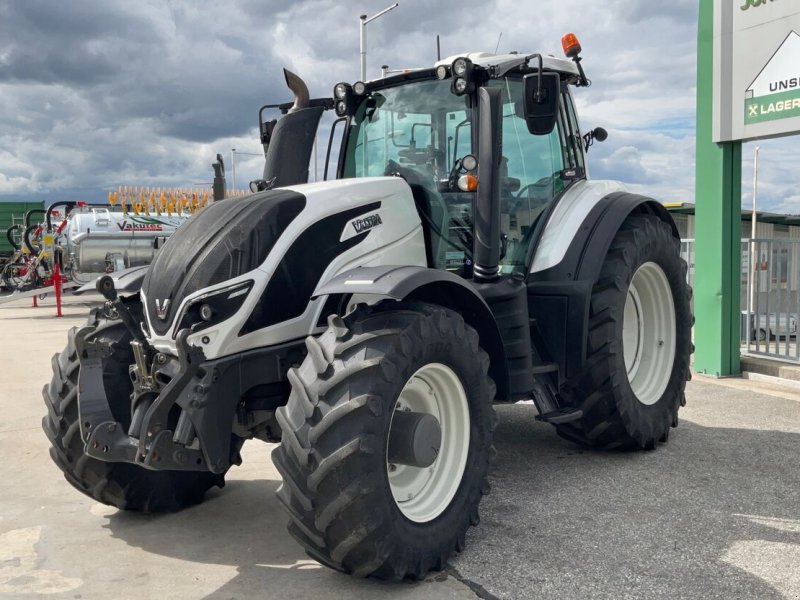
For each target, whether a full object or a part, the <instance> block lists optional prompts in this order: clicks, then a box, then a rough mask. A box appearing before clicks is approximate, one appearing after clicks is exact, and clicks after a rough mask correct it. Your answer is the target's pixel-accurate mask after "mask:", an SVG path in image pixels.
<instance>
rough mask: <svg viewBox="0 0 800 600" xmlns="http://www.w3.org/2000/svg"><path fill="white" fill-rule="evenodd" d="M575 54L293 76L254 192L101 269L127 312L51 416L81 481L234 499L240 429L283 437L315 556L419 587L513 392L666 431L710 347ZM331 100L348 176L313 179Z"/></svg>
mask: <svg viewBox="0 0 800 600" xmlns="http://www.w3.org/2000/svg"><path fill="white" fill-rule="evenodd" d="M563 43H564V49H565V53H566V58H565V59H561V58H556V57H553V56H544V55H541V54H518V53H511V54H504V55H493V54H486V53H471V54H462V55H457V56H453V57H450V58H447V59H444V60H439V61H438V62H436V63H435V64H434V65H433V66H432V67H430V68H423V69H416V70H407V71H404V72H402V73H398V74H393V75H390V76H386V77H383V78H381V79H377V80H374V81H366V82H364V81H358V82H355V83H353V84H352V85H351V84H349V83H339V84H336V85H335V87H334V90H333V97H332V98H321V99H310V98H309V94H308V89H307V87H306V86H305V84H304V83H303V82H302V80H301V79H300V78H299V77H297V76H296V75H293V74H291V73H289V72H286V80H287V84H288V86H289V88H290V89H291V90H292V91H293V92H294V95H295V99H294V101H293V102H290V103H286V104H284V105H281V106H280V108H281V109H282V112H283V113H284V114H283V115H282V116H281V117H280V119H277V120H272V121H265V120H263V119H262V118H261V117H259V121H260V122H259V125H260V135H261V141H262V143H263V144H264V147H265V153H266V158H265V167H264V174H263V178H262V179H259V180H257V181H254V182H252V183H251V190H252V191H253V194H252V195H250V196H247V197H244V198H237V199H228V200H222V201H217V202H214V203H213V204H211V205H209V206H208V207H206V208H205V209H204V210H202V211H200V212H199V213H198V214H196V215H194V216H193V217H192V218H191V219H190V220H189V221H188V222H187V223H186V224H185V225H183V226H182V227H181V228H180V229H178V230H177V231H176V232H175V234H174V235H172V236H171V237H170V238H169V240H168V241H167V242H166V244H165V245H164V247H163V248H162V249H161V250H160V251H159V253H158V254H157V255H156V257H155V260H154V261H153V263H152V264H151V265H150V266H149V267H146V268H142V269H140V270H139V271H137V272H134V273H121V274H120V275H119V276H116V275H115V276H111V275H107V276H104V277H102V278H101V279H100V280H98V282H97V289H98V290H99V291H100V292H101V293H102V294H103V296H104V298H105V303H104V304H103V306H102V307H98V308H97V309H94V311H93V312H92V314H91V316H90V318H89V322H88V323H87V325H85V326H84V327H81V328H75V329H73V330H72V331H71V332H70V333H69V337H68V342H67V346H66V349H65V350H64V351H63V352H61V353H60V354H57V355H56V356H54V358H53V361H52V365H53V372H54V373H53V378H52V381H51V383H50V384H49V385H47V386H45V388H44V399H45V402H46V405H47V410H48V413H47V415H46V416H45V417H44V420H43V427H44V430H45V432H46V434H47V436H48V437H49V439H50V442H51V444H52V448H51V456H52V458H53V459H54V461H55V462H56V464H57V465H58V466H59V467H60V468H61V470H62V471H63V472H64V475H65V476H66V478H67V480H68V481H69V482H70V483H71V484H72V485H73V486H74V487H76V488H77V489H78V490H79V491H81V492H83V493H84V494H86V495H88V496H90V497H92V498H94V499H95V500H97V501H99V502H102V503H105V504H109V505H112V506H116V507H118V508H120V509H127V510H134V511H144V512H157V511H174V510H178V509H180V508H183V507H185V506H188V505H191V504H195V503H198V502H200V501H201V500H202V499H203V496H204V494H205V492H206V491H207V490H208V489H209V488H211V487H212V486H220V487H221V486H222V485H223V484H224V478H225V474H226V472H227V471H228V470H229V468H230V467H231V466H232V465H236V464H239V463H240V462H241V455H240V449H241V447H242V444H243V443H244V442H245V440H248V439H253V438H258V439H260V440H264V441H267V442H273V443H277V442H279V445H277V446H276V447H275V449H274V451H273V453H272V458H273V461H274V464H275V466H276V468H277V470H278V471H279V472H280V475H281V476H282V478H283V482H282V485H281V487H280V488H279V490H278V492H277V496H278V499H279V501H280V503H281V504H282V505H283V506H284V507H285V509H286V513H287V515H288V519H289V526H288V529H289V533H290V534H291V535H292V536H293V537H294V538H295V539H296V540H297V541H298V542H299V543H300V544H301V545H302V547H303V548H304V549H305V551H306V552H307V553H308V554H309V555H310V556H311V557H313V558H314V559H316V560H317V561H319V562H320V563H322V564H324V565H327V566H329V567H331V568H333V569H337V570H339V571H342V572H345V573H349V574H352V575H355V576H360V577H366V576H373V577H377V578H382V579H392V580H399V579H403V578H412V579H417V578H420V577H424V576H425V574H426V573H427V572H428V571H430V570H432V569H441V568H443V567H444V565H445V564H446V562H447V560H448V558H449V557H450V556H452V554H453V553H454V552H460V551H461V550H462V549H463V548H464V545H465V537H466V532H467V530H468V529H469V527H470V526H474V525H477V524H478V522H479V514H478V508H479V504H480V502H481V498H482V497H483V496H484V495H485V494H487V493H488V492H489V488H490V486H489V483H488V479H487V474H488V472H489V468H490V464H491V462H492V460H493V458H494V456H495V450H494V448H493V441H492V436H493V430H494V429H495V424H496V422H497V417H496V415H495V412H494V409H493V406H494V405H495V404H497V403H500V404H502V403H514V402H518V401H524V400H532V401H533V403H534V404H535V407H536V409H537V413H536V414H537V416H536V418H537V419H539V420H540V421H544V422H547V423H550V424H552V425H553V426H555V428H556V431H557V432H558V434H559V435H560V436H562V437H564V438H566V439H567V440H570V441H571V442H574V443H577V444H581V445H585V446H591V447H595V448H604V449H614V450H616V451H624V450H637V449H641V450H651V449H654V448H655V447H656V446H657V445H658V444H659V443H663V442H666V441H667V438H668V436H669V433H670V430H671V428H673V427H676V426H677V424H678V410H679V408H680V407H681V406H682V405H683V404H684V403H685V396H684V388H685V385H686V380H687V379H688V378H689V376H690V370H689V359H690V354H691V350H692V345H691V339H690V329H691V321H692V315H691V312H690V294H691V290H690V288H689V287H688V285H687V283H686V264H685V263H684V262H683V261H682V259H681V258H680V252H679V251H680V242H679V234H678V230H677V228H676V226H675V224H674V222H673V221H672V219H671V217H670V215H669V214H668V213H667V212H666V210H665V209H664V208H663V206H662V205H661V204H660V203H658V202H656V201H654V200H652V199H650V198H647V197H643V196H640V195H636V194H633V193H630V192H628V191H626V189H625V187H624V186H623V185H622V184H620V183H617V182H613V181H592V180H590V179H589V175H588V167H587V160H586V154H587V150H588V149H589V146H590V145H591V144H592V143H593V142H595V141H602V140H603V139H604V138H605V137H606V132H605V130H603V129H602V128H596V129H593V130H591V131H588V132H585V133H584V132H582V131H581V129H580V127H579V122H578V116H577V113H576V109H575V104H574V102H573V97H572V92H571V90H572V88H574V87H577V88H579V87H585V86H587V85H588V84H589V81H588V79H587V78H586V75H585V74H584V69H583V66H582V63H581V56H580V52H581V49H580V44H579V42H578V40H577V38H576V37H575V36H573V35H571V34H570V35H568V36H565V38H564V40H563ZM326 111H334V112H335V114H336V117H337V118H336V120H335V122H334V126H333V127H332V129H331V133H330V136H329V142H328V146H329V147H328V157H329V162H331V163H333V162H334V161H330V156H331V146H334V145H336V146H338V149H339V150H338V159H337V160H336V161H335V162H336V164H335V165H334V164H331V165H330V167H331V170H333V169H335V177H331V178H330V180H327V177H326V180H325V181H320V182H316V183H307V181H308V179H309V160H310V156H311V152H312V145H313V143H314V140H315V139H316V138H317V135H318V129H319V128H320V127H319V124H320V120H321V116H322V115H323V113H325V112H326ZM262 113H263V111H262ZM339 125H341V129H338V126H339ZM337 131H338V132H339V135H340V141H337V142H334V140H336V139H337V138H336V135H335V133H336V132H337ZM328 166H329V165H327V164H326V167H325V170H326V173H327V170H328ZM531 414H532V415H533V414H534V411H533V410H531Z"/></svg>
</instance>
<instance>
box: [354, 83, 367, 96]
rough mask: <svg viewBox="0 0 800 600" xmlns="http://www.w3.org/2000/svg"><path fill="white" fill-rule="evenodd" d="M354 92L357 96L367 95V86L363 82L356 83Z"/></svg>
mask: <svg viewBox="0 0 800 600" xmlns="http://www.w3.org/2000/svg"><path fill="white" fill-rule="evenodd" d="M353 92H354V93H355V95H356V96H363V95H364V94H366V93H367V85H366V84H365V83H364V82H363V81H356V82H355V83H354V84H353Z"/></svg>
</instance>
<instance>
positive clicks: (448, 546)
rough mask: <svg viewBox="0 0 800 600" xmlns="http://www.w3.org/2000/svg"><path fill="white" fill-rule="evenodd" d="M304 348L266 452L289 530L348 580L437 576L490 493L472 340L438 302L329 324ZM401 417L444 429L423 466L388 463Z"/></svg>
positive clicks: (489, 416) (387, 307)
mask: <svg viewBox="0 0 800 600" xmlns="http://www.w3.org/2000/svg"><path fill="white" fill-rule="evenodd" d="M307 346H308V349H309V352H308V355H307V357H306V359H305V360H304V362H303V364H302V365H301V366H300V367H299V368H298V369H294V370H292V371H291V372H290V376H289V377H290V381H291V382H292V393H291V395H290V397H289V402H288V404H287V405H286V406H285V407H283V408H280V409H278V422H279V423H280V425H281V429H282V430H283V439H282V441H281V445H280V446H279V447H278V448H276V449H275V450H274V451H273V454H272V458H273V461H274V462H275V465H276V466H277V468H278V470H279V471H280V473H281V475H282V476H283V485H282V486H281V487H280V489H279V490H278V498H279V500H280V501H281V503H282V504H283V505H284V506H285V508H286V510H287V512H288V513H289V517H290V521H289V533H290V534H291V535H292V536H293V537H294V538H295V539H296V540H297V541H298V542H300V544H301V545H302V546H303V547H304V548H305V550H306V552H307V553H308V554H309V555H310V556H311V557H313V558H315V559H316V560H318V561H320V562H321V563H323V564H325V565H327V566H329V567H332V568H334V569H337V570H340V571H344V572H346V573H350V574H353V575H356V576H361V577H367V576H375V577H378V578H382V579H402V578H405V577H410V578H414V579H418V578H421V577H424V576H425V574H426V573H427V572H428V571H429V570H431V569H442V568H443V567H444V565H445V563H446V561H447V559H448V558H449V557H450V556H451V554H452V553H453V552H454V551H460V550H461V549H462V548H463V547H464V543H465V536H466V531H467V529H468V528H469V527H470V525H477V523H478V521H479V517H478V504H479V502H480V500H481V497H482V496H483V495H484V494H486V493H488V490H489V485H488V481H487V479H486V473H487V469H488V465H489V460H490V457H492V456H493V454H494V450H493V448H492V430H493V429H494V413H493V409H492V400H493V399H494V394H495V386H494V383H493V382H492V380H491V379H490V378H489V377H488V375H487V372H488V367H489V358H488V356H487V354H486V353H485V352H484V351H483V350H481V349H480V346H479V339H478V334H477V332H476V331H475V330H474V329H472V328H471V327H469V326H468V325H466V324H465V323H464V320H463V319H462V318H461V316H460V315H459V314H458V313H455V312H453V311H451V310H448V309H446V308H442V307H439V306H434V305H430V304H423V303H413V304H412V303H408V304H406V303H402V304H398V303H395V302H390V303H384V304H381V305H379V306H377V307H374V308H370V307H359V308H357V309H356V310H355V311H354V312H353V313H351V314H350V315H348V316H347V317H345V318H344V319H341V318H339V317H335V316H334V317H331V318H330V319H329V321H328V329H327V331H326V332H325V333H324V334H323V335H322V336H321V337H319V338H318V339H315V338H308V340H307ZM401 413H405V414H404V415H402V416H403V418H402V419H401V418H400V417H399V416H397V415H399V414H401ZM409 415H411V421H412V422H413V419H414V418H417V417H419V415H423V416H424V419H425V420H427V421H430V417H431V416H433V417H435V419H436V421H437V422H438V423H439V426H440V428H441V429H440V434H441V437H440V438H439V441H440V443H439V444H438V445H436V446H435V447H436V450H435V451H434V452H433V454H432V455H431V460H433V462H432V463H431V464H428V465H427V466H414V465H413V464H410V463H409V462H405V463H403V462H402V461H395V460H394V459H393V458H392V453H393V452H394V450H393V448H394V443H395V442H396V441H398V440H399V437H395V436H400V435H401V434H400V433H398V431H400V429H402V428H401V427H400V425H399V423H401V422H402V421H408V416H409ZM434 427H435V426H434ZM390 436H391V439H392V445H391V447H390V444H389V440H390ZM399 441H402V440H399ZM428 448H430V446H428ZM424 449H425V448H423V450H424ZM398 462H399V463H400V464H397V463H398Z"/></svg>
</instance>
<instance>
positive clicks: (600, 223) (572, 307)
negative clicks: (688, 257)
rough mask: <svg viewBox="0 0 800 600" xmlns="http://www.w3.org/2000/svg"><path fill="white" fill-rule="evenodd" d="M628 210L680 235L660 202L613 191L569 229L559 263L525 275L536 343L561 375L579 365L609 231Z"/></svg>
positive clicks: (614, 230) (615, 229) (616, 228)
mask: <svg viewBox="0 0 800 600" xmlns="http://www.w3.org/2000/svg"><path fill="white" fill-rule="evenodd" d="M632 214H652V215H655V216H657V217H658V218H659V219H661V220H662V221H664V222H665V223H667V224H668V225H669V226H670V228H671V229H672V235H673V236H674V237H675V238H676V239H680V234H679V232H678V228H677V226H676V225H675V222H674V221H673V220H672V217H671V216H670V214H669V213H668V212H667V210H666V209H665V208H664V207H663V206H662V205H661V204H660V203H659V202H656V201H655V200H653V199H651V198H647V197H645V196H639V195H637V194H631V193H628V192H621V191H616V192H612V193H610V194H607V195H605V196H604V197H602V198H601V199H600V200H599V201H597V202H596V203H595V204H594V206H593V208H591V210H589V212H588V214H587V215H586V216H585V217H584V218H583V220H582V222H581V223H580V226H579V227H578V228H577V230H575V231H574V232H571V233H572V239H571V241H570V242H569V245H568V247H567V249H566V251H565V252H564V255H563V257H562V258H561V260H560V261H559V262H558V264H556V265H555V266H552V267H550V268H548V269H544V270H541V271H536V272H531V273H530V274H529V275H528V305H529V310H530V314H531V317H533V318H534V319H535V320H536V326H537V328H538V331H539V332H540V333H541V335H539V336H535V338H537V339H538V343H537V346H540V345H542V344H544V345H545V346H546V348H538V349H539V350H540V351H542V350H544V354H546V355H548V356H550V357H551V360H553V361H554V362H556V363H557V364H558V365H559V373H560V377H561V380H562V381H563V380H564V378H567V379H568V378H570V377H572V376H573V375H575V374H576V373H578V372H580V370H581V369H582V368H583V364H584V361H585V359H586V344H587V332H588V328H589V309H590V303H591V297H592V288H593V286H594V284H595V282H596V281H597V279H598V277H599V276H600V271H601V269H602V268H603V263H604V262H605V258H606V254H607V253H608V249H609V247H610V246H611V242H612V240H613V239H614V236H616V234H617V232H618V231H619V229H620V227H621V226H622V223H623V222H624V221H625V219H627V218H628V217H629V216H630V215H632ZM552 225H553V224H552V222H551V223H550V224H548V227H551V226H552ZM534 268H535V263H534Z"/></svg>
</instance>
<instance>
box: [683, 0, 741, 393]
mask: <svg viewBox="0 0 800 600" xmlns="http://www.w3.org/2000/svg"><path fill="white" fill-rule="evenodd" d="M713 52H714V2H713V0H700V18H699V22H698V31H697V158H696V167H695V176H696V181H695V202H696V204H697V206H696V209H695V219H696V220H695V265H696V268H695V277H694V312H695V317H696V322H695V329H694V343H695V346H696V349H695V355H694V368H695V370H696V371H697V372H700V373H707V374H709V375H716V376H718V377H724V376H727V375H736V374H738V373H739V294H740V289H739V288H740V279H741V247H740V244H741V242H740V240H741V212H742V144H741V142H733V143H725V144H716V143H714V142H713V141H712V119H713V116H712V113H713V82H714V77H713V60H714V59H713Z"/></svg>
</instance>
